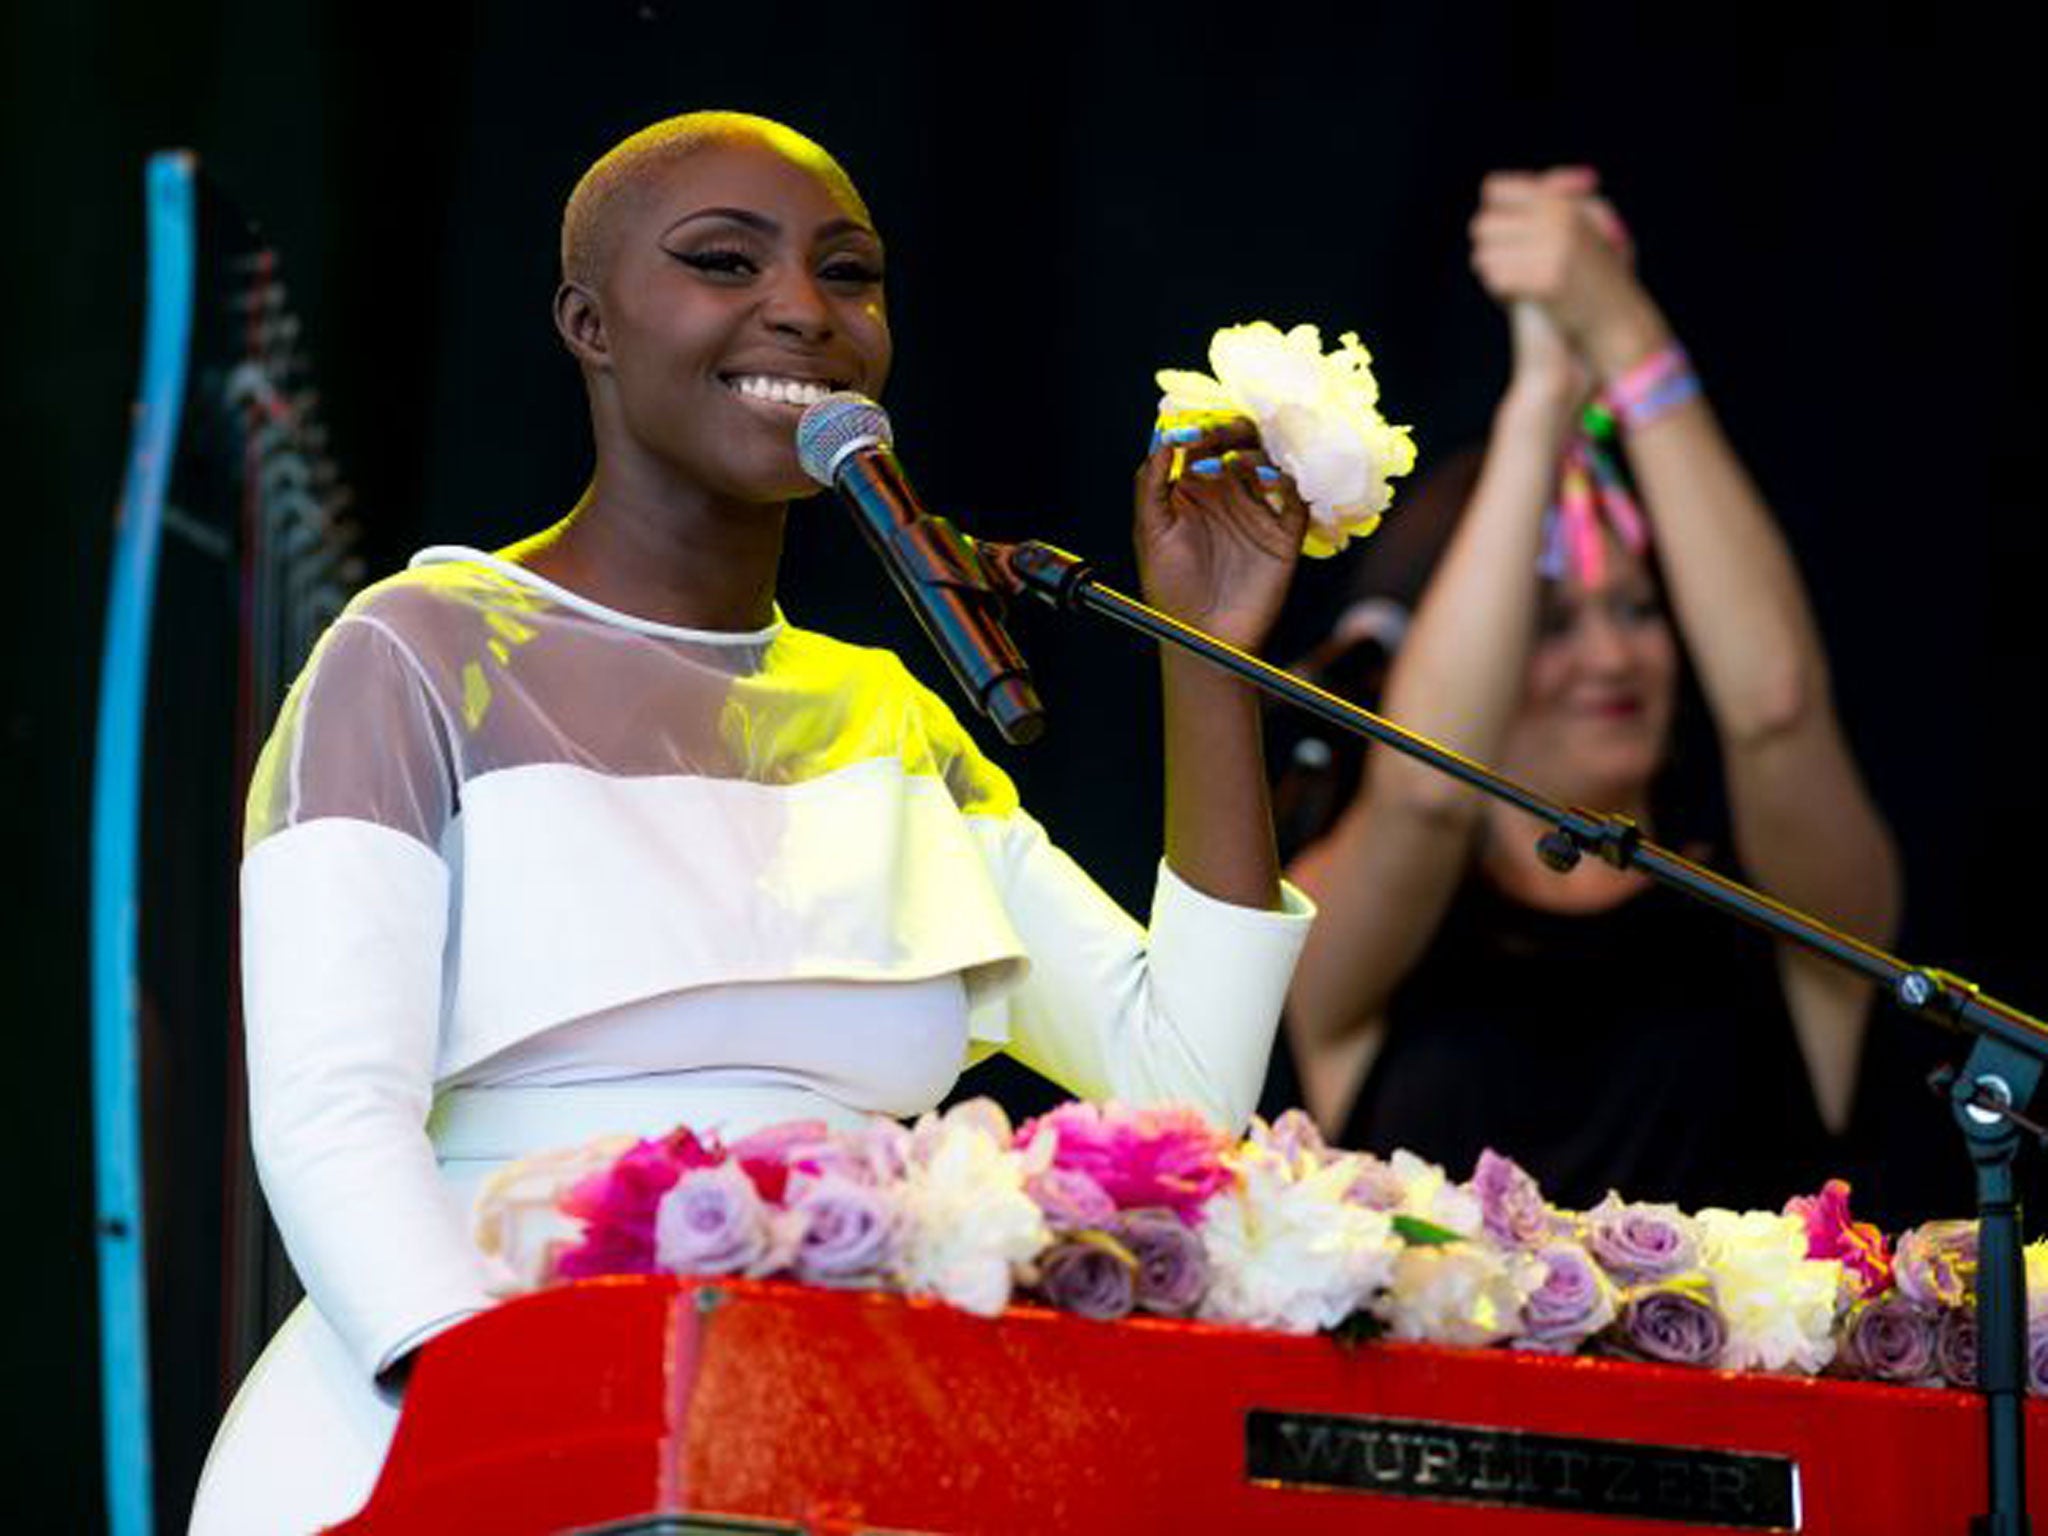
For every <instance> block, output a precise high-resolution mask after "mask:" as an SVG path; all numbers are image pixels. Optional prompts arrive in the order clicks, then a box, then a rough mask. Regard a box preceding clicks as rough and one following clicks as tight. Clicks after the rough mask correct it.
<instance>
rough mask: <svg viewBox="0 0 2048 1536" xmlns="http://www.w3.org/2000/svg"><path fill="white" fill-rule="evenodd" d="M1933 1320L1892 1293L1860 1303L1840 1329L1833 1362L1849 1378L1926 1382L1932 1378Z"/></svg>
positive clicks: (1926, 1311) (1914, 1303) (1931, 1313)
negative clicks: (1843, 1370)
mask: <svg viewBox="0 0 2048 1536" xmlns="http://www.w3.org/2000/svg"><path fill="white" fill-rule="evenodd" d="M1936 1316H1937V1314H1936V1313H1935V1312H1934V1311H1933V1310H1932V1309H1930V1308H1928V1307H1923V1306H1921V1305H1920V1303H1918V1302H1917V1301H1912V1300H1909V1299H1908V1298H1906V1297H1904V1296H1901V1295H1900V1294H1899V1293H1898V1292H1897V1291H1886V1292H1885V1293H1884V1294H1883V1295H1881V1296H1873V1297H1870V1298H1869V1299H1868V1300H1865V1301H1859V1302H1857V1303H1856V1305H1855V1306H1854V1307H1852V1308H1850V1309H1849V1316H1848V1320H1847V1321H1846V1322H1845V1323H1844V1324H1843V1327H1842V1349H1841V1353H1840V1355H1839V1356H1838V1357H1837V1358H1838V1359H1839V1361H1840V1363H1841V1365H1842V1367H1843V1368H1844V1369H1845V1370H1847V1371H1848V1372H1849V1374H1851V1375H1853V1376H1868V1377H1870V1378H1871V1379H1872V1380H1874V1381H1899V1382H1907V1383H1914V1384H1921V1383H1925V1382H1927V1381H1928V1379H1929V1378H1930V1377H1932V1376H1934V1374H1935V1365H1934V1333H1935V1321H1936Z"/></svg>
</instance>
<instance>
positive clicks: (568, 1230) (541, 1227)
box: [470, 1136, 633, 1296]
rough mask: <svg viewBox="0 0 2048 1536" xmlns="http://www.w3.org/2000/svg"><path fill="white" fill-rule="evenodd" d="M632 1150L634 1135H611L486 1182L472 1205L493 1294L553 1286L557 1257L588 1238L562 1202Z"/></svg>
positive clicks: (474, 1236) (473, 1227)
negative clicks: (563, 1209) (580, 1240)
mask: <svg viewBox="0 0 2048 1536" xmlns="http://www.w3.org/2000/svg"><path fill="white" fill-rule="evenodd" d="M632 1145H633V1138H632V1137H631V1136H607V1137H605V1138H604V1139H603V1140H600V1141H593V1142H589V1143H587V1144H585V1145H583V1146H580V1147H565V1148H561V1149H559V1150H556V1151H552V1152H536V1153H534V1154H533V1155H532V1156H531V1157H522V1158H520V1159H519V1160H518V1161H517V1162H512V1163H507V1164H506V1165H505V1166H504V1167H503V1168H500V1169H499V1170H498V1171H497V1172H496V1173H494V1174H492V1175H491V1176H490V1177H489V1178H488V1179H486V1180H484V1183H483V1187H482V1188H480V1189H479V1190H478V1191H477V1192H476V1199H475V1200H474V1201H472V1202H471V1204H470V1237H471V1240H472V1241H474V1242H475V1244H476V1245H477V1247H478V1248H480V1249H481V1250H482V1251H483V1255H484V1267H485V1275H486V1278H485V1284H486V1286H487V1287H488V1289H489V1290H490V1292H491V1294H492V1295H494V1296H516V1295H519V1294H520V1293H521V1292H523V1291H532V1290H537V1289H539V1288H540V1287H541V1286H543V1285H545V1284H547V1282H548V1281H549V1280H550V1279H551V1278H552V1277H553V1272H554V1263H555V1255H556V1253H558V1252H559V1251H560V1250H561V1249H562V1248H564V1247H565V1246H567V1245H569V1244H571V1243H574V1242H576V1241H578V1240H579V1239H581V1238H582V1236H583V1223H582V1222H580V1221H578V1220H576V1219H575V1218H574V1217H572V1216H565V1215H564V1214H562V1210H561V1206H560V1201H561V1199H562V1197H563V1196H564V1195H566V1194H567V1193H568V1192H569V1191H570V1189H572V1188H573V1187H574V1186H575V1185H577V1184H579V1183H581V1182H582V1181H583V1180H584V1179H587V1178H589V1177H590V1176H591V1175H592V1174H595V1173H601V1172H603V1171H604V1170H605V1169H606V1168H609V1167H610V1166H611V1165H612V1164H613V1163H614V1162H616V1161H618V1158H619V1155H620V1154H621V1153H622V1152H624V1151H625V1150H626V1149H627V1148H628V1147H630V1146H632Z"/></svg>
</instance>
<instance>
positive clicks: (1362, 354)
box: [1156, 320, 1415, 555]
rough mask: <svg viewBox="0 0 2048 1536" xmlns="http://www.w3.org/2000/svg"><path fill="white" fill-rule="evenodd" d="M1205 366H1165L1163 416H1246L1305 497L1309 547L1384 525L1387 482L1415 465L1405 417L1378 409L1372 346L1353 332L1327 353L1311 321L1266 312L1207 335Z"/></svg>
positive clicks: (1325, 548)
mask: <svg viewBox="0 0 2048 1536" xmlns="http://www.w3.org/2000/svg"><path fill="white" fill-rule="evenodd" d="M1209 366H1210V367H1211V368H1213V369H1214V370H1215V377H1214V378H1211V377H1210V376H1209V375H1207V374H1201V373H1190V372H1186V371H1184V370H1181V369H1176V368H1163V369H1161V370H1160V371H1159V373H1158V374H1157V375H1156V377H1157V379H1158V383H1159V387H1160V388H1161V389H1162V390H1164V391H1165V394H1164V395H1163V396H1162V398H1161V399H1160V402H1159V414H1160V416H1161V417H1163V418H1167V417H1174V416H1182V415H1189V414H1197V415H1199V414H1208V413H1216V412H1222V413H1226V414H1229V415H1232V416H1249V417H1250V418H1251V419H1252V420H1253V422H1255V423H1256V424H1257V426H1258V429H1259V442H1260V445H1261V446H1262V447H1263V448H1264V449H1265V450H1266V454H1267V456H1268V457H1269V458H1271V459H1272V460H1273V462H1274V463H1275V464H1277V465H1279V466H1280V468H1282V469H1284V470H1285V471H1286V472H1287V473H1288V474H1289V475H1291V476H1292V477H1293V478H1294V486H1295V489H1296V490H1298V491H1299V492H1300V493H1301V499H1302V500H1303V501H1304V502H1306V503H1307V504H1308V509H1309V516H1310V522H1309V528H1308V533H1307V535H1306V536H1305V537H1304V538H1303V540H1302V546H1301V547H1302V552H1303V553H1304V554H1309V555H1333V554H1335V553H1336V552H1337V551H1338V550H1340V549H1342V548H1343V547H1344V545H1345V543H1346V542H1347V541H1348V540H1349V539H1350V538H1351V537H1352V536H1353V535H1354V534H1355V535H1357V536H1358V537H1360V538H1363V537H1365V536H1366V535H1367V534H1369V533H1371V532H1372V531H1373V530H1374V529H1375V528H1377V527H1378V526H1379V521H1380V514H1381V513H1383V512H1385V511H1386V510H1387V504H1388V503H1389V502H1390V501H1392V500H1393V495H1394V491H1393V486H1392V485H1391V484H1389V482H1390V481H1391V480H1392V479H1393V477H1394V476H1396V475H1405V474H1406V473H1408V471H1409V470H1411V469H1413V468H1414V467H1415V443H1414V440H1413V439H1412V438H1411V437H1410V436H1409V429H1408V428H1407V427H1396V426H1390V425H1388V423H1387V421H1386V419H1385V418H1384V417H1382V416H1381V415H1380V413H1379V398H1380V389H1379V384H1378V382H1377V381H1376V380H1375V379H1374V378H1373V376H1372V355H1371V354H1370V353H1369V352H1367V351H1366V350H1365V348H1364V347H1363V346H1362V345H1360V343H1359V340H1358V337H1357V335H1356V334H1355V333H1354V332H1351V331H1346V332H1345V333H1344V335H1343V336H1342V337H1340V338H1339V339H1338V342H1337V350H1336V351H1334V352H1331V353H1329V354H1328V355H1327V356H1326V355H1325V354H1324V352H1323V338H1322V333H1321V332H1320V331H1318V330H1317V329H1316V328H1315V327H1314V326H1312V325H1297V326H1296V327H1294V329H1293V330H1291V331H1288V332H1287V333H1285V334H1284V335H1283V334H1282V333H1281V331H1280V329H1279V327H1277V326H1275V325H1273V324H1271V323H1270V322H1268V321H1265V320H1254V321H1253V322H1252V323H1251V324H1249V325H1233V326H1225V327H1224V328H1223V329H1222V330H1220V331H1218V332H1217V333H1216V335H1215V336H1214V338H1213V339H1211V341H1210V343H1209Z"/></svg>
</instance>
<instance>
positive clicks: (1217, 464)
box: [1188, 459, 1223, 475]
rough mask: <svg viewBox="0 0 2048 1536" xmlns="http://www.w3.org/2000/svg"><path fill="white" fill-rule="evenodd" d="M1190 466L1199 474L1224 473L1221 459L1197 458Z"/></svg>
mask: <svg viewBox="0 0 2048 1536" xmlns="http://www.w3.org/2000/svg"><path fill="white" fill-rule="evenodd" d="M1188 468H1189V469H1191V470H1193V471H1194V472H1195V473H1196V474H1198V475H1220V474H1222V473H1223V461H1222V460H1221V459H1196V460H1195V461H1194V462H1193V463H1192V464H1190V465H1188Z"/></svg>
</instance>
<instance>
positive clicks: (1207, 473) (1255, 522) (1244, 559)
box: [1133, 416, 1308, 650]
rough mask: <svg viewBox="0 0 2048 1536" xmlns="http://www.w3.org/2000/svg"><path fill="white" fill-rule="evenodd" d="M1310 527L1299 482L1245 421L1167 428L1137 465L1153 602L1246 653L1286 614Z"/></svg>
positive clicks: (1141, 549) (1141, 550) (1136, 512)
mask: <svg viewBox="0 0 2048 1536" xmlns="http://www.w3.org/2000/svg"><path fill="white" fill-rule="evenodd" d="M1307 526H1308V508H1307V507H1306V506H1305V505H1304V504H1303V503H1302V500H1301V497H1300V496H1299V495H1298V494H1296V492H1295V488H1294V482H1293V481H1292V480H1290V479H1289V478H1288V477H1287V475H1286V474H1285V473H1283V472H1282V471H1281V470H1279V469H1278V468H1276V467H1275V466H1274V465H1273V464H1272V463H1271V462H1270V461H1269V460H1268V459H1267V458H1266V455H1265V454H1264V453H1263V452H1262V451H1261V450H1260V447H1259V436H1258V431H1257V429H1256V428H1255V427H1254V426H1253V425H1252V423H1251V422H1250V421H1248V420H1246V419H1245V418H1243V417H1241V416H1233V417H1217V418H1209V419H1206V420H1202V421H1196V422H1186V423H1176V424H1173V425H1170V426H1168V427H1166V428H1165V429H1164V430H1162V432H1161V433H1160V434H1159V436H1158V437H1157V438H1156V439H1155V441H1154V444H1153V448H1152V451H1151V453H1150V454H1149V455H1147V457H1146V459H1145V462H1144V464H1143V465H1141V466H1140V467H1139V470H1138V476H1137V487H1136V494H1135V498H1134V508H1133V539H1134V542H1135V543H1136V546H1137V554H1138V570H1139V573H1140V575H1141V577H1142V579H1143V582H1144V588H1145V597H1146V601H1148V602H1149V603H1151V604H1152V605H1153V606H1154V607H1156V608H1159V609H1162V610H1164V611H1165V612H1167V613H1170V614H1172V615H1173V616H1174V617H1175V618H1177V619H1181V620H1183V621H1184V622H1186V623H1189V624H1193V625H1195V626H1196V627H1198V628H1200V629H1205V630H1207V631H1208V632H1209V633H1210V634H1212V635H1215V636H1216V637H1217V638H1218V639H1220V640H1225V641H1228V642H1229V643H1230V644H1232V645H1235V646H1237V647H1239V648H1240V649H1244V650H1256V649H1257V648H1258V646H1259V644H1260V643H1261V642H1262V641H1263V640H1264V639H1265V638H1266V634H1267V632H1268V631H1269V630H1270V629H1271V628H1272V626H1273V621H1274V620H1275V619H1276V618H1277V617H1278V616H1279V613H1280V605H1281V603H1282V602H1283V601H1284V600H1285V598H1286V595H1287V586H1288V583H1289V582H1290V581H1291V580H1292V579H1293V575H1294V567H1295V563H1296V561H1297V560H1298V559H1299V558H1300V554H1301V541H1302V535H1303V533H1304V532H1305V531H1306V529H1307Z"/></svg>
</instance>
